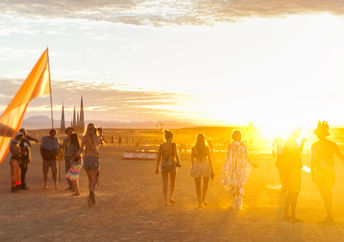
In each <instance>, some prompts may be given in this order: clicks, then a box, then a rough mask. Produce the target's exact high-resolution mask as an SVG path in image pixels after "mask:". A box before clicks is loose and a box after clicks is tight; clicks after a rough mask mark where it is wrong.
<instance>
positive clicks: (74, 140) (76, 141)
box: [70, 133, 81, 149]
mask: <svg viewBox="0 0 344 242" xmlns="http://www.w3.org/2000/svg"><path fill="white" fill-rule="evenodd" d="M70 143H71V144H74V145H76V147H78V149H79V148H80V146H81V145H80V139H79V136H78V135H77V134H76V133H72V134H71V136H70Z"/></svg>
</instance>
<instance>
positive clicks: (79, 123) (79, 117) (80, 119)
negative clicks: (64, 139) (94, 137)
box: [61, 96, 85, 133]
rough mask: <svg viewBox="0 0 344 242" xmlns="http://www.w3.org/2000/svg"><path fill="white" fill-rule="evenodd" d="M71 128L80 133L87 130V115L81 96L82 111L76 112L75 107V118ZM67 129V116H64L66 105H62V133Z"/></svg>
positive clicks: (73, 117) (72, 120)
mask: <svg viewBox="0 0 344 242" xmlns="http://www.w3.org/2000/svg"><path fill="white" fill-rule="evenodd" d="M70 126H71V127H73V128H74V130H75V131H76V132H78V133H83V132H84V130H85V114H84V100H83V97H82V96H81V102H80V110H79V112H76V109H75V106H74V111H73V116H72V119H71V122H70ZM65 129H66V127H65V115H64V104H62V114H61V132H64V130H65Z"/></svg>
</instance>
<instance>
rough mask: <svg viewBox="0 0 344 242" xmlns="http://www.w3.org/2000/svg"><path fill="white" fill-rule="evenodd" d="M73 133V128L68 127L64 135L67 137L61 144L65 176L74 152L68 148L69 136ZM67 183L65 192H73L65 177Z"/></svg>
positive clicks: (69, 144) (69, 182)
mask: <svg viewBox="0 0 344 242" xmlns="http://www.w3.org/2000/svg"><path fill="white" fill-rule="evenodd" d="M73 133H74V128H72V127H68V128H67V129H66V130H65V134H66V135H67V136H66V137H65V138H64V139H63V142H62V146H61V149H62V152H63V157H64V161H65V166H64V167H65V174H67V172H68V171H69V168H70V156H71V155H72V154H73V152H74V150H73V149H71V148H70V146H71V140H70V137H71V135H72V134H73ZM66 180H67V183H68V187H67V188H66V190H71V191H73V185H72V182H71V181H70V180H69V178H68V177H66Z"/></svg>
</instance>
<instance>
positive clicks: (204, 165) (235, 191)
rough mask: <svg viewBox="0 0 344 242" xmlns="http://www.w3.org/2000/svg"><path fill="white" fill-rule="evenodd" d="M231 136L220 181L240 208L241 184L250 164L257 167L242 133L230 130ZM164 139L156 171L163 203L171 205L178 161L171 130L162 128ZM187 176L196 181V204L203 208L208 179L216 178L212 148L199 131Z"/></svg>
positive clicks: (245, 178) (234, 205)
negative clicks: (251, 158) (242, 137)
mask: <svg viewBox="0 0 344 242" xmlns="http://www.w3.org/2000/svg"><path fill="white" fill-rule="evenodd" d="M232 139H233V141H232V142H231V143H230V145H229V146H228V149H227V154H226V158H225V162H224V166H223V175H222V181H223V184H224V185H225V186H226V188H227V189H228V190H229V191H230V193H231V194H232V196H233V209H241V208H242V199H243V195H244V186H245V183H246V181H247V179H248V176H249V173H250V167H251V166H253V167H257V165H256V164H254V163H252V162H251V161H250V160H249V158H248V152H247V146H246V144H245V142H243V141H242V140H241V132H240V131H239V130H235V131H234V132H233V134H232ZM165 140H166V142H165V143H163V144H161V145H160V147H159V152H158V156H157V163H156V168H155V173H156V174H159V173H161V176H162V181H163V195H164V202H165V205H171V204H174V203H175V200H174V198H173V193H174V187H175V179H176V169H177V167H180V166H181V162H180V159H179V156H178V153H177V148H176V144H175V143H173V133H172V132H171V131H168V130H166V131H165ZM190 175H191V177H193V178H194V181H195V187H196V195H197V201H198V206H199V207H200V208H202V207H204V206H206V205H208V203H207V201H206V195H207V191H208V183H209V179H214V177H215V173H214V169H213V164H212V149H211V148H209V146H208V145H206V138H205V136H204V134H198V136H197V139H196V144H195V146H194V147H192V150H191V171H190ZM168 177H170V191H169V194H168V192H167V190H168ZM202 181H203V182H202ZM202 184H203V186H202ZM168 195H169V196H168Z"/></svg>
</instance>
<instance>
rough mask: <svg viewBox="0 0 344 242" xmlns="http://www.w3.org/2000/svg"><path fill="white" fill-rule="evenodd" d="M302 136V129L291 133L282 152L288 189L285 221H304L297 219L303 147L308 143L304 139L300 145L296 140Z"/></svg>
mask: <svg viewBox="0 0 344 242" xmlns="http://www.w3.org/2000/svg"><path fill="white" fill-rule="evenodd" d="M300 134H301V130H300V129H296V130H295V131H293V132H291V133H290V135H289V137H288V139H287V140H286V141H285V143H284V146H283V151H282V156H283V160H284V161H283V162H284V164H285V175H286V177H285V179H286V181H285V182H286V189H287V194H286V198H285V207H284V217H283V219H285V220H289V221H291V222H301V221H302V220H300V219H298V218H296V217H295V213H296V205H297V198H298V196H299V193H300V191H301V174H302V160H301V153H302V151H303V146H304V144H305V142H306V141H307V140H306V139H305V138H303V139H302V140H301V143H300V145H298V143H297V142H296V140H297V138H298V137H299V136H300Z"/></svg>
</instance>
